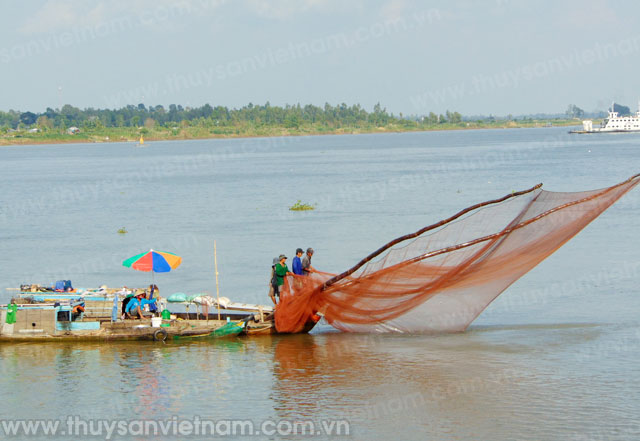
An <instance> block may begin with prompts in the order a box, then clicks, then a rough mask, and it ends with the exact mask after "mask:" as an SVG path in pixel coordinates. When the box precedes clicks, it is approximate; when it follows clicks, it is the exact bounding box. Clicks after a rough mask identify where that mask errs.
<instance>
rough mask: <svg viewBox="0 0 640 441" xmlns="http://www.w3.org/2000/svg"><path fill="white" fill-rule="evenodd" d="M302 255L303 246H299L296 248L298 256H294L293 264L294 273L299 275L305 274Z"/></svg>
mask: <svg viewBox="0 0 640 441" xmlns="http://www.w3.org/2000/svg"><path fill="white" fill-rule="evenodd" d="M300 257H302V248H298V249H297V250H296V257H294V258H293V264H292V265H291V268H292V269H293V274H296V275H298V276H302V275H303V274H304V273H303V272H302V260H300Z"/></svg>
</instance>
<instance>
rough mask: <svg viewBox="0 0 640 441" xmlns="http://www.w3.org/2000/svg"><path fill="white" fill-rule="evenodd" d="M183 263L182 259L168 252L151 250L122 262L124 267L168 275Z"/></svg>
mask: <svg viewBox="0 0 640 441" xmlns="http://www.w3.org/2000/svg"><path fill="white" fill-rule="evenodd" d="M181 263H182V257H180V256H176V255H175V254H172V253H167V252H166V251H154V250H149V251H145V252H144V253H141V254H138V255H137V256H133V257H130V258H128V259H127V260H125V261H124V262H122V265H123V266H126V267H128V268H133V269H134V270H138V271H145V272H149V271H153V272H154V273H168V272H169V271H171V270H172V269H176V268H178V267H179V266H180V264H181Z"/></svg>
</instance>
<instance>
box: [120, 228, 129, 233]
mask: <svg viewBox="0 0 640 441" xmlns="http://www.w3.org/2000/svg"><path fill="white" fill-rule="evenodd" d="M127 233H128V231H127V229H126V228H125V227H122V228H120V229H119V230H118V234H127Z"/></svg>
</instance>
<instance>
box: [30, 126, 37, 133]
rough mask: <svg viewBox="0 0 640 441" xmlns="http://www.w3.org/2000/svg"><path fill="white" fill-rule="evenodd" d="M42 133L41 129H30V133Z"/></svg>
mask: <svg viewBox="0 0 640 441" xmlns="http://www.w3.org/2000/svg"><path fill="white" fill-rule="evenodd" d="M39 131H40V129H39V128H37V127H34V128H33V129H29V133H38V132H39Z"/></svg>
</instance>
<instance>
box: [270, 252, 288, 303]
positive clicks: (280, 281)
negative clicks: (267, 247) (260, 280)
mask: <svg viewBox="0 0 640 441" xmlns="http://www.w3.org/2000/svg"><path fill="white" fill-rule="evenodd" d="M278 260H280V262H278V264H277V265H276V280H277V286H276V289H275V290H274V291H275V292H274V295H276V296H278V297H280V291H282V286H284V278H285V276H293V273H292V272H291V271H289V267H288V266H287V256H285V255H284V254H280V257H278ZM272 300H273V301H274V302H273V303H277V302H276V301H275V298H273V299H272Z"/></svg>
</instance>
